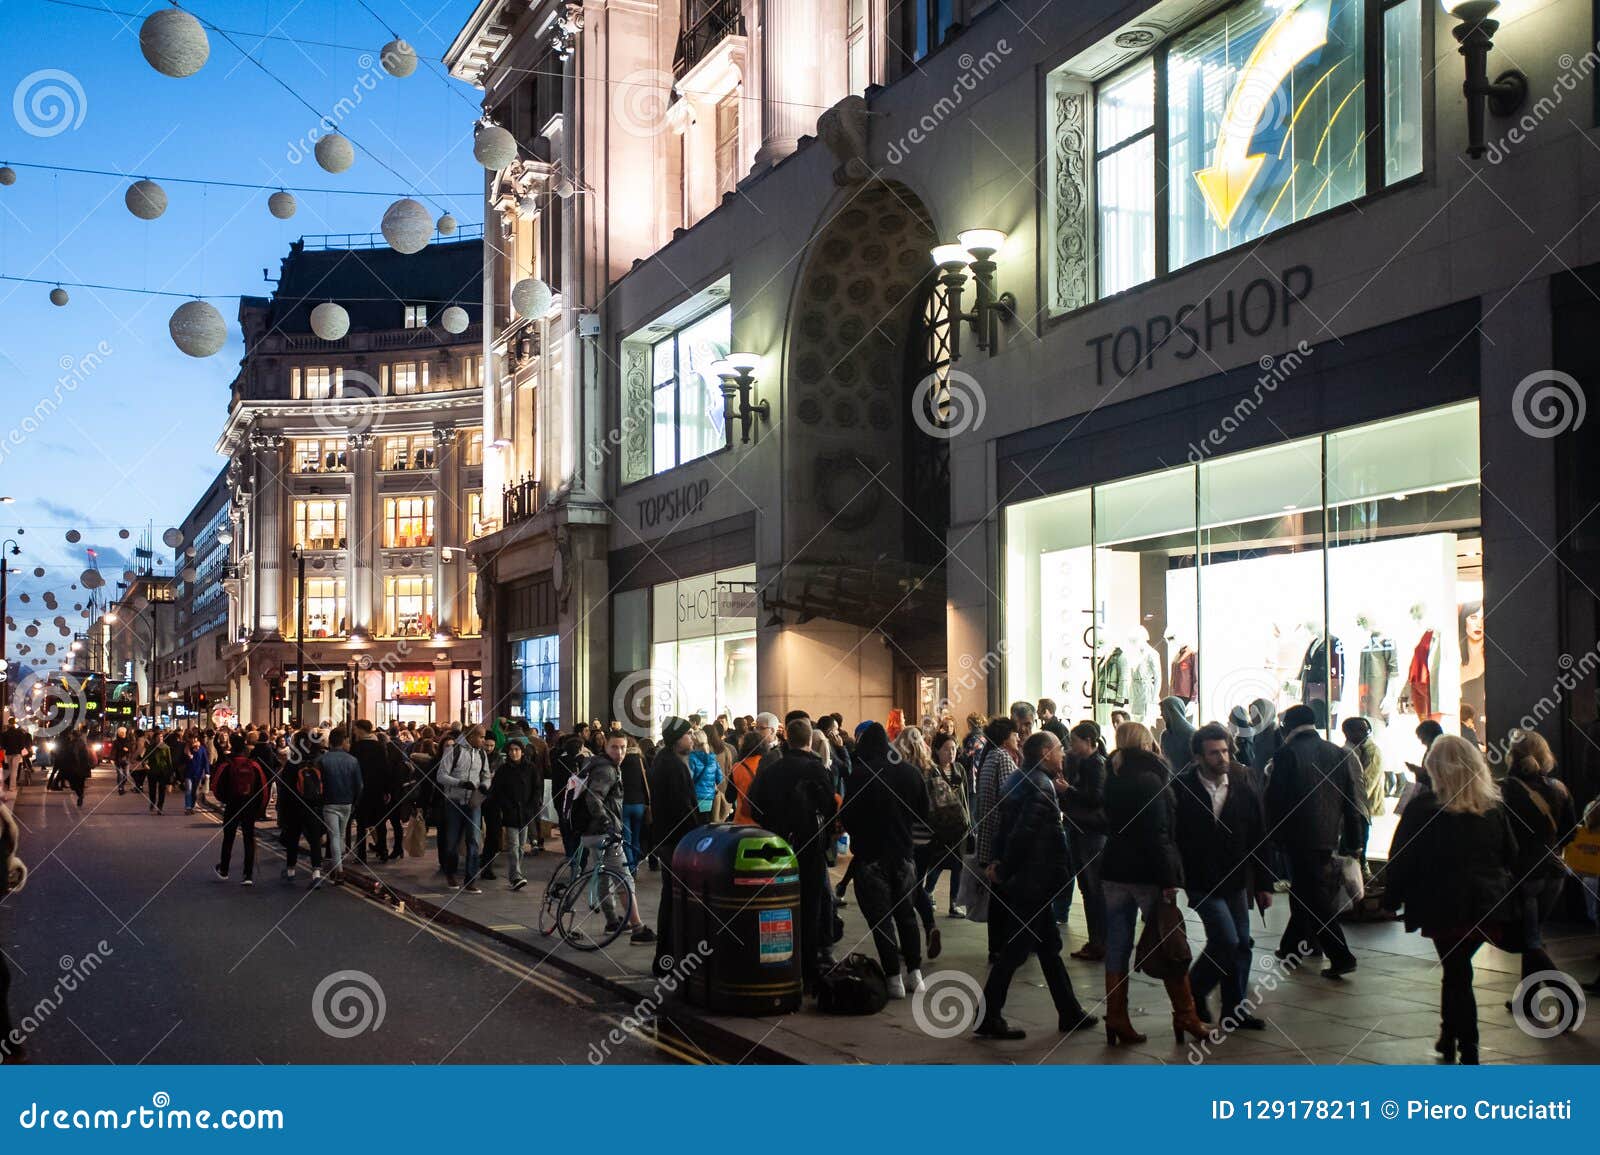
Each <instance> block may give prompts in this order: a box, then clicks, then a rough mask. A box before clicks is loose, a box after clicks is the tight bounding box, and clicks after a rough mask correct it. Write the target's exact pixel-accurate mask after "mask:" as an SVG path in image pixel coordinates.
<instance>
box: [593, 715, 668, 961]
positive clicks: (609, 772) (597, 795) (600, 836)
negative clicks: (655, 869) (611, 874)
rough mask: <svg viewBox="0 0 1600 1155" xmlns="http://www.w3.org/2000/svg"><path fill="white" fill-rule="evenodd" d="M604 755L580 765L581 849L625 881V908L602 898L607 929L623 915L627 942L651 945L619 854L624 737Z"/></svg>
mask: <svg viewBox="0 0 1600 1155" xmlns="http://www.w3.org/2000/svg"><path fill="white" fill-rule="evenodd" d="M604 749H605V752H604V753H602V754H596V755H595V756H594V757H593V758H590V759H589V760H588V761H587V762H585V763H584V764H583V769H582V771H581V773H582V774H583V776H584V779H585V781H584V788H583V792H584V802H585V803H586V805H585V806H584V811H585V817H586V821H585V823H584V825H583V827H582V840H581V843H580V845H581V847H582V849H581V850H580V851H579V853H580V854H581V853H585V852H591V853H589V858H590V860H591V861H592V862H593V861H598V862H599V864H600V865H602V866H610V867H614V868H616V869H617V870H619V871H621V872H622V875H623V877H625V878H627V879H628V909H627V911H626V912H622V911H619V910H617V907H618V906H619V905H620V903H619V902H618V900H617V899H616V898H615V897H610V896H608V897H607V899H606V907H605V915H606V919H607V924H608V925H607V929H610V928H611V927H614V926H615V925H616V924H617V923H618V922H620V921H621V920H622V918H623V917H624V913H625V914H626V917H627V920H628V926H629V927H630V929H631V930H632V931H633V934H632V936H631V941H633V942H635V943H640V944H643V943H653V942H655V941H656V936H655V932H654V931H652V930H651V929H650V928H649V927H647V926H645V924H644V920H643V919H642V918H640V917H639V902H638V899H637V897H636V895H635V893H634V889H633V876H632V875H631V874H629V873H628V863H627V859H626V856H625V855H624V852H623V839H622V771H621V769H620V768H621V766H622V760H623V758H625V757H626V756H627V753H628V736H627V735H626V734H623V733H621V732H620V731H619V732H614V733H612V734H611V735H610V736H609V737H607V739H606V744H605V748H604Z"/></svg>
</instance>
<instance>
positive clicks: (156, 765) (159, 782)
mask: <svg viewBox="0 0 1600 1155" xmlns="http://www.w3.org/2000/svg"><path fill="white" fill-rule="evenodd" d="M142 769H143V773H144V788H145V791H146V793H148V795H149V797H150V813H151V814H161V813H163V812H164V810H163V808H164V807H165V806H166V804H167V787H168V786H170V785H172V771H173V767H172V751H171V750H169V749H168V748H167V745H166V743H165V742H152V743H151V744H150V750H149V752H148V753H146V754H145V755H144V761H143V767H142Z"/></svg>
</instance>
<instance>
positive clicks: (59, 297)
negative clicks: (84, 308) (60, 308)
mask: <svg viewBox="0 0 1600 1155" xmlns="http://www.w3.org/2000/svg"><path fill="white" fill-rule="evenodd" d="M71 299H72V298H70V297H68V296H67V291H66V290H65V289H63V288H62V287H61V286H60V285H57V286H56V287H55V288H53V289H51V290H50V303H51V304H52V305H65V304H66V303H67V302H68V301H69V300H71Z"/></svg>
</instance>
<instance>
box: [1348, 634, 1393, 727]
mask: <svg viewBox="0 0 1600 1155" xmlns="http://www.w3.org/2000/svg"><path fill="white" fill-rule="evenodd" d="M1399 678H1400V655H1399V654H1398V653H1396V652H1395V646H1394V639H1393V638H1390V637H1386V636H1384V635H1383V634H1380V633H1378V632H1377V631H1376V630H1374V631H1372V634H1371V636H1370V637H1369V638H1368V639H1367V644H1366V645H1365V646H1363V647H1362V648H1361V682H1360V695H1361V703H1360V706H1359V707H1358V708H1359V710H1360V713H1361V715H1362V717H1364V718H1366V719H1367V720H1368V721H1370V722H1372V723H1373V724H1374V725H1377V724H1378V723H1379V722H1381V721H1387V719H1385V718H1382V717H1381V715H1382V713H1383V711H1384V708H1385V706H1386V705H1387V704H1388V701H1389V690H1390V687H1391V686H1393V685H1395V684H1396V683H1397V682H1398V681H1399Z"/></svg>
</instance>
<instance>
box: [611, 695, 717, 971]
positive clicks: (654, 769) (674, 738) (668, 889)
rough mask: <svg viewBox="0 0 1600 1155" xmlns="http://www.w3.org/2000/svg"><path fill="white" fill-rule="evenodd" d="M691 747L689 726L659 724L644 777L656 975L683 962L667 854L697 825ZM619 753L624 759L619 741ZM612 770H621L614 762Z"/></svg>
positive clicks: (682, 721) (675, 720)
mask: <svg viewBox="0 0 1600 1155" xmlns="http://www.w3.org/2000/svg"><path fill="white" fill-rule="evenodd" d="M693 745H694V743H693V740H692V739H691V738H690V726H689V723H688V722H687V721H686V720H685V719H683V718H679V717H676V716H674V717H671V718H668V719H667V720H666V721H665V722H663V723H662V725H661V749H659V750H657V751H656V756H655V759H654V760H653V761H652V762H651V763H650V769H649V771H648V772H647V773H646V775H645V781H646V783H647V785H648V786H649V788H650V825H649V830H648V831H647V833H646V836H647V837H648V839H649V843H650V845H649V852H650V853H651V854H652V855H654V856H656V857H657V858H659V859H660V860H661V906H660V908H659V909H658V911H657V913H656V931H657V937H656V957H655V963H654V969H655V973H656V974H657V975H665V974H666V973H667V972H668V971H669V970H671V967H670V966H669V965H663V963H664V962H665V960H667V959H669V958H681V957H683V951H681V950H679V949H678V944H677V943H676V942H675V941H674V939H675V937H676V932H677V928H676V927H674V926H673V907H674V905H675V903H674V897H675V896H674V894H673V887H674V885H675V883H676V879H675V878H674V876H673V873H672V852H673V851H674V850H676V849H677V847H678V840H679V839H680V838H682V837H683V836H684V835H685V834H687V833H689V831H691V830H693V829H694V828H695V827H697V826H698V825H699V824H700V805H699V802H698V801H697V800H696V798H695V793H694V778H693V776H692V775H690V773H689V762H688V754H689V750H690V749H691V748H692V746H693ZM622 748H623V756H626V750H627V743H626V742H625V741H624V742H623V744H622ZM618 765H619V766H620V765H621V758H620V757H619V759H618ZM618 781H619V782H620V781H621V780H620V778H619V780H618ZM619 801H620V799H619Z"/></svg>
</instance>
